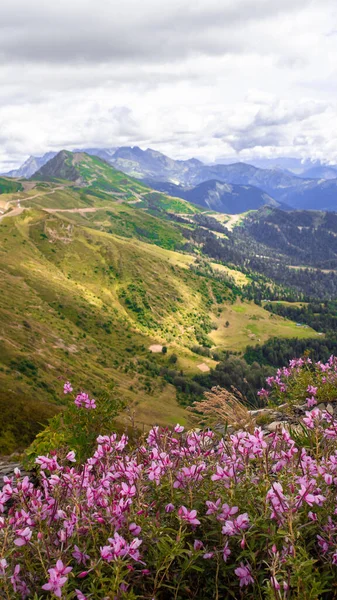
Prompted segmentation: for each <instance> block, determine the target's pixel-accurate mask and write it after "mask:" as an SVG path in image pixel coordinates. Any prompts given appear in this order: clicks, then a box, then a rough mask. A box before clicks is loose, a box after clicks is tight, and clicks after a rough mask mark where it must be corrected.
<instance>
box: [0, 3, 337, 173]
mask: <svg viewBox="0 0 337 600" xmlns="http://www.w3.org/2000/svg"><path fill="white" fill-rule="evenodd" d="M336 31H337V5H336V2H335V0H282V2H276V1H275V0H235V2H234V1H233V0H194V1H193V2H192V1H191V0H170V1H168V0H161V1H160V2H159V1H158V0H143V1H142V2H141V3H139V0H123V2H120V1H119V0H118V1H117V0H58V2H45V0H30V2H27V1H26V0H1V3H0V169H1V170H2V171H3V170H6V169H7V168H10V167H12V166H14V165H16V164H18V163H21V162H22V161H23V160H24V159H25V158H26V157H27V156H28V155H29V154H39V153H43V152H45V151H47V150H55V149H59V148H63V147H66V148H73V147H85V146H91V147H93V146H100V147H103V146H104V147H114V146H120V145H136V144H137V145H140V146H141V147H148V146H150V147H153V148H156V149H158V150H161V151H163V152H165V153H167V154H169V155H171V156H173V157H179V158H188V157H190V156H192V155H193V156H196V157H199V158H202V159H205V160H208V161H213V160H216V159H219V158H221V157H226V156H227V157H231V156H232V157H233V159H239V160H249V158H252V157H256V156H265V157H273V156H284V155H288V156H289V155H291V156H303V157H307V156H311V157H314V158H321V159H324V160H327V161H330V162H334V161H336V162H337V136H336V135H335V131H336V129H337V100H336V69H335V56H336V52H337V34H336Z"/></svg>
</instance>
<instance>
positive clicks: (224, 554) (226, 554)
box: [222, 542, 231, 562]
mask: <svg viewBox="0 0 337 600" xmlns="http://www.w3.org/2000/svg"><path fill="white" fill-rule="evenodd" d="M230 553H231V551H230V549H229V546H228V542H226V544H225V545H224V549H223V551H222V557H223V559H224V561H225V562H227V558H228V557H229V555H230Z"/></svg>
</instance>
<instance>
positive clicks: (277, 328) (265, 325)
mask: <svg viewBox="0 0 337 600" xmlns="http://www.w3.org/2000/svg"><path fill="white" fill-rule="evenodd" d="M226 321H229V323H230V325H229V327H226ZM216 323H217V325H218V329H217V330H216V331H213V332H212V333H211V334H210V338H211V339H212V341H213V343H214V344H215V345H216V346H217V347H218V348H219V349H223V350H244V348H245V347H246V346H247V344H251V343H261V344H262V343H264V342H266V341H267V340H268V339H269V338H271V337H274V336H276V337H288V338H291V337H298V338H308V337H318V333H317V332H316V331H314V330H313V329H311V328H310V327H297V326H296V323H293V322H292V321H288V320H287V319H284V318H283V317H278V316H276V315H272V314H271V313H269V312H268V311H266V310H264V309H263V308H262V307H261V306H257V305H256V304H253V303H241V302H237V303H236V304H234V305H232V306H226V307H225V308H224V310H223V311H222V314H221V316H220V317H218V318H217V320H216Z"/></svg>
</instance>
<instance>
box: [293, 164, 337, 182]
mask: <svg viewBox="0 0 337 600" xmlns="http://www.w3.org/2000/svg"><path fill="white" fill-rule="evenodd" d="M301 177H305V178H307V179H336V177H337V166H335V165H316V166H315V167H311V168H310V169H307V170H306V171H304V172H303V173H302V174H301Z"/></svg>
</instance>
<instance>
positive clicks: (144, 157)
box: [109, 146, 203, 184]
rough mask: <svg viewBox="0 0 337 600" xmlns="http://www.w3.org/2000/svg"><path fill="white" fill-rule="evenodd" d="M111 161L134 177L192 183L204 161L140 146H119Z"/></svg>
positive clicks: (117, 167)
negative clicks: (173, 156)
mask: <svg viewBox="0 0 337 600" xmlns="http://www.w3.org/2000/svg"><path fill="white" fill-rule="evenodd" d="M109 162H111V164H112V165H113V166H114V167H115V168H116V169H120V170H121V171H124V172H125V173H128V175H132V176H133V177H138V178H140V179H144V178H149V179H153V180H155V181H171V182H172V183H177V184H179V183H186V184H189V183H191V181H193V179H194V177H195V174H196V173H198V171H199V169H200V168H202V167H203V163H202V162H201V161H200V160H197V159H196V158H191V159H189V160H173V159H172V158H169V157H168V156H165V154H162V153H161V152H157V151H156V150H151V148H148V149H147V150H142V149H141V148H138V146H134V147H133V148H131V147H122V148H118V150H116V152H115V154H114V155H113V156H112V157H111V159H110V161H109Z"/></svg>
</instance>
